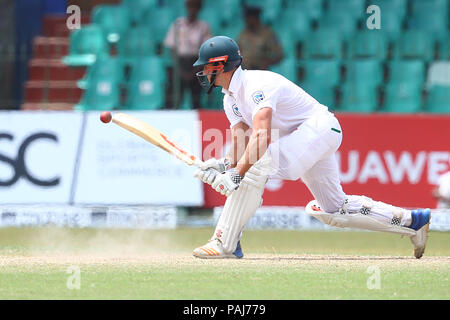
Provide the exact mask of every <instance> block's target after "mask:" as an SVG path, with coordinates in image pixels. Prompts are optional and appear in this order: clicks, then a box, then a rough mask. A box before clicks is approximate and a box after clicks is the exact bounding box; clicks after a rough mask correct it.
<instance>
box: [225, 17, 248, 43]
mask: <svg viewBox="0 0 450 320" xmlns="http://www.w3.org/2000/svg"><path fill="white" fill-rule="evenodd" d="M244 27H245V25H244V21H243V19H242V18H239V17H238V18H235V21H233V23H230V24H228V25H227V26H226V27H224V28H223V29H222V31H221V34H222V35H224V36H227V37H230V38H232V39H234V40H236V41H237V40H238V39H239V35H240V34H241V32H242V30H243V29H244Z"/></svg>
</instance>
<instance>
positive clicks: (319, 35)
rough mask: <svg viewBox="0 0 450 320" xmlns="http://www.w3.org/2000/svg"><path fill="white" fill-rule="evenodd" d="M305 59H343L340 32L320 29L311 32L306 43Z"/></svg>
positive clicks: (304, 49)
mask: <svg viewBox="0 0 450 320" xmlns="http://www.w3.org/2000/svg"><path fill="white" fill-rule="evenodd" d="M302 52H303V57H305V58H307V59H341V58H342V56H343V54H342V40H341V35H340V33H339V32H338V31H336V30H333V29H319V30H316V31H314V32H311V33H310V34H309V36H308V37H307V39H306V41H305V42H304V47H303V50H302Z"/></svg>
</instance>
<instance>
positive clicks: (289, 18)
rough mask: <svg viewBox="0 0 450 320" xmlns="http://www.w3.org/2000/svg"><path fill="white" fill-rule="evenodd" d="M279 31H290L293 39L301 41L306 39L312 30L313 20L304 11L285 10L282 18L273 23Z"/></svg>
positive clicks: (274, 27)
mask: <svg viewBox="0 0 450 320" xmlns="http://www.w3.org/2000/svg"><path fill="white" fill-rule="evenodd" d="M273 29H274V30H276V32H277V33H281V32H290V33H291V37H292V40H293V41H295V42H300V41H303V40H305V39H306V37H307V36H308V34H309V33H310V31H311V21H310V18H309V16H308V15H307V14H306V13H304V12H296V11H292V10H284V11H283V12H282V13H281V16H280V19H279V20H278V21H276V22H275V23H274V24H273Z"/></svg>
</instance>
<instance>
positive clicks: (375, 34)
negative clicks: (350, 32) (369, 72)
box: [350, 30, 388, 60]
mask: <svg viewBox="0 0 450 320" xmlns="http://www.w3.org/2000/svg"><path fill="white" fill-rule="evenodd" d="M387 54H388V43H387V40H386V38H385V36H384V34H383V33H382V32H380V31H378V30H363V31H359V32H357V33H356V34H355V35H354V37H353V38H352V39H351V42H350V57H351V58H376V59H380V60H384V59H386V57H387Z"/></svg>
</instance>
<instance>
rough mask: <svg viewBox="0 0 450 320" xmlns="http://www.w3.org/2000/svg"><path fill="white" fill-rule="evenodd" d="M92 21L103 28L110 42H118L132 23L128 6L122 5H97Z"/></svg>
mask: <svg viewBox="0 0 450 320" xmlns="http://www.w3.org/2000/svg"><path fill="white" fill-rule="evenodd" d="M91 21H92V22H93V23H94V24H96V25H99V26H100V27H101V28H102V29H103V31H104V33H105V36H106V40H107V41H108V42H110V43H117V42H118V41H119V40H120V38H121V37H122V36H123V34H124V33H125V32H126V31H127V29H128V28H129V27H130V24H131V22H130V15H129V10H128V8H126V7H125V6H120V5H99V6H96V7H95V8H94V10H93V11H92V14H91Z"/></svg>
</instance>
